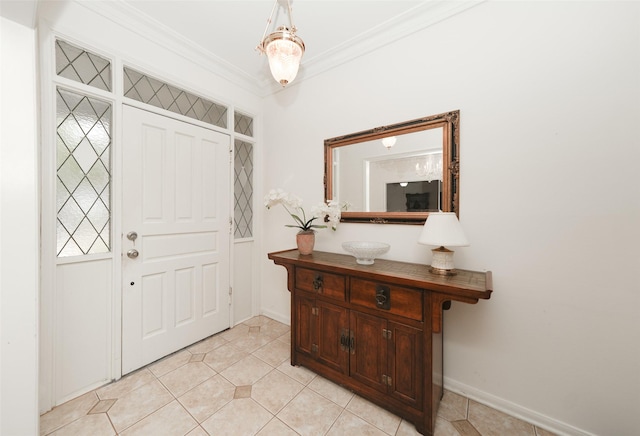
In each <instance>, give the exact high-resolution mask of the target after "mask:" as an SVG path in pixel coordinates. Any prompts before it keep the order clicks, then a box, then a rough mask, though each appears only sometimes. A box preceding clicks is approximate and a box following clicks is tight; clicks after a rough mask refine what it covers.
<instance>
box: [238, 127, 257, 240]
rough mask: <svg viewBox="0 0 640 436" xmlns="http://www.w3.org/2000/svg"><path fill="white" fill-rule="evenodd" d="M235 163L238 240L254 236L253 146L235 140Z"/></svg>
mask: <svg viewBox="0 0 640 436" xmlns="http://www.w3.org/2000/svg"><path fill="white" fill-rule="evenodd" d="M235 150H236V153H235V158H234V162H233V173H234V177H233V178H234V184H233V195H234V198H235V205H234V211H233V216H234V221H235V228H236V230H235V235H234V237H235V238H236V239H240V238H250V237H252V236H253V206H252V204H253V144H250V143H248V142H244V141H240V140H239V139H236V140H235Z"/></svg>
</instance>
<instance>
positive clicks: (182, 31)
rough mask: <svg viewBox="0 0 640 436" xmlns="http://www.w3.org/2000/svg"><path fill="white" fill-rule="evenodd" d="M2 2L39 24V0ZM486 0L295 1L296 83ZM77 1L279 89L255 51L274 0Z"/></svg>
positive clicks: (256, 88)
mask: <svg viewBox="0 0 640 436" xmlns="http://www.w3.org/2000/svg"><path fill="white" fill-rule="evenodd" d="M0 1H1V3H2V15H3V16H5V17H7V18H10V19H13V20H14V21H16V18H15V17H16V16H19V15H20V14H22V15H23V16H24V21H29V20H31V21H32V22H33V23H35V19H34V18H33V12H32V11H33V10H35V8H28V7H25V4H32V5H33V4H37V0H17V1H16V0H0ZM39 1H41V2H42V1H47V0H39ZM481 1H482V0H413V1H410V0H338V1H336V0H293V1H292V9H293V22H294V24H295V25H296V27H297V29H298V36H300V37H301V38H302V40H303V41H304V43H305V45H306V52H305V54H304V56H303V58H302V64H301V67H300V71H299V74H298V78H297V79H296V82H302V81H303V80H304V79H305V78H308V77H312V76H314V75H316V74H319V73H321V72H323V71H326V70H327V69H329V68H332V67H334V66H336V65H339V64H341V63H344V62H346V61H348V60H349V59H352V58H354V57H357V56H359V55H362V54H364V53H366V52H369V51H371V50H374V49H376V48H378V47H380V46H381V45H383V44H386V43H388V42H389V41H394V40H397V39H399V38H402V37H403V36H406V35H408V34H410V33H413V32H415V31H418V30H421V29H423V28H425V27H428V26H430V25H432V24H434V23H437V22H438V21H441V20H443V19H446V18H448V17H449V16H451V15H454V14H456V13H458V12H461V11H463V10H465V9H467V8H469V7H472V6H474V5H476V4H478V3H479V2H481ZM80 3H82V4H83V5H85V6H87V7H89V8H91V9H94V10H96V11H97V12H99V13H101V14H102V15H104V16H106V17H108V18H110V19H113V20H114V21H117V22H118V23H120V24H122V25H123V26H125V27H127V28H130V29H133V30H134V31H136V33H138V34H140V35H143V36H145V37H148V38H150V39H153V40H155V41H157V42H159V43H161V44H163V45H164V46H165V47H167V48H169V49H170V50H174V51H178V52H179V53H182V54H184V55H186V56H189V57H192V58H198V59H205V62H204V66H205V67H206V68H209V69H210V70H212V71H214V72H215V73H217V74H220V75H222V76H223V77H225V78H227V79H229V80H230V81H232V82H234V83H236V84H237V85H239V86H242V87H243V88H246V89H248V90H249V91H251V92H253V93H255V94H258V95H267V94H269V93H271V92H274V91H277V90H278V89H279V87H280V85H278V84H277V83H276V82H275V80H273V79H272V78H271V74H270V72H269V66H268V62H267V59H266V56H264V55H260V54H259V52H258V51H256V50H255V47H256V46H257V45H258V43H259V42H260V40H261V38H262V35H263V33H264V30H265V26H266V24H267V19H268V18H269V14H270V13H271V9H272V8H273V6H274V4H275V2H274V1H273V0H253V1H249V0H80ZM285 10H286V0H285V1H284V3H283V0H279V2H278V5H277V7H276V13H275V14H274V19H273V22H272V23H271V25H270V26H269V29H268V32H267V33H270V32H272V31H273V30H274V29H275V26H276V25H284V24H287V25H288V15H287V14H286V13H285ZM30 11H31V15H29V12H30ZM23 24H26V25H29V23H27V22H23ZM201 63H202V62H201ZM296 82H293V83H292V85H293V84H295V83H296ZM292 85H289V86H292Z"/></svg>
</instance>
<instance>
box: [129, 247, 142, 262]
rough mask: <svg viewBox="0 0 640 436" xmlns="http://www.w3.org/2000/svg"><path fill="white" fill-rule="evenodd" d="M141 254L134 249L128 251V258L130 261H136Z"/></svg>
mask: <svg viewBox="0 0 640 436" xmlns="http://www.w3.org/2000/svg"><path fill="white" fill-rule="evenodd" d="M139 254H140V253H138V250H136V249H135V248H132V249H131V250H129V251H127V257H128V258H129V259H135V258H136V257H138V255H139Z"/></svg>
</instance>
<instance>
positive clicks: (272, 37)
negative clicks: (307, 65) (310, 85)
mask: <svg viewBox="0 0 640 436" xmlns="http://www.w3.org/2000/svg"><path fill="white" fill-rule="evenodd" d="M278 1H280V2H283V1H284V0H275V2H274V5H273V8H272V9H271V15H269V19H268V20H267V26H266V27H265V29H264V33H263V35H262V40H261V41H260V43H259V44H258V46H257V47H256V49H257V50H258V51H259V52H260V53H261V54H262V53H266V54H267V58H268V59H269V68H270V69H271V74H272V75H273V77H274V79H276V81H277V82H278V83H280V84H281V85H282V86H283V87H284V86H285V85H287V84H288V83H291V82H292V81H293V80H294V79H295V78H296V75H297V74H298V68H299V67H300V60H301V59H302V55H303V54H304V50H305V46H304V42H302V39H300V37H299V36H297V35H296V30H297V29H296V26H295V25H294V24H293V14H292V13H291V2H290V0H286V2H287V10H288V12H289V27H286V26H279V27H278V28H277V29H276V30H275V32H272V33H270V34H269V35H268V36H267V30H268V29H269V25H270V24H271V21H272V18H273V14H274V13H275V10H276V7H277V6H278Z"/></svg>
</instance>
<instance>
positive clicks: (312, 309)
mask: <svg viewBox="0 0 640 436" xmlns="http://www.w3.org/2000/svg"><path fill="white" fill-rule="evenodd" d="M319 313H320V311H319V310H318V308H317V307H312V308H311V315H315V316H318V314H319Z"/></svg>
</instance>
